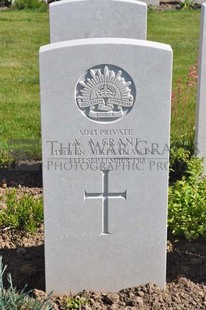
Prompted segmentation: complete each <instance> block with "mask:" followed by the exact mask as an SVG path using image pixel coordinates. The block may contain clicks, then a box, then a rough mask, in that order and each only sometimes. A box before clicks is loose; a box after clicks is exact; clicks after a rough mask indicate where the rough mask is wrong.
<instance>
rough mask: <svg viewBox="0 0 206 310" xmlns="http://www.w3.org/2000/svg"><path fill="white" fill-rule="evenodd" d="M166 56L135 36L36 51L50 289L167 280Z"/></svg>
mask: <svg viewBox="0 0 206 310" xmlns="http://www.w3.org/2000/svg"><path fill="white" fill-rule="evenodd" d="M171 62H172V51H171V48H170V47H169V46H168V45H164V44H158V43H153V42H147V41H139V40H132V39H117V38H115V39H114V38H112V39H109V38H107V39H106V38H99V39H85V40H73V41H65V42H59V43H55V44H51V45H48V46H45V47H42V48H41V50H40V79H41V115H42V139H43V178H44V208H45V260H46V288H47V291H48V292H50V291H53V292H54V293H55V294H64V293H66V292H68V291H69V290H70V289H71V291H72V292H78V291H81V290H83V289H87V290H96V291H97V290H99V291H118V290H119V289H122V288H126V287H131V286H135V285H138V284H143V283H148V282H150V281H152V282H154V283H156V284H158V285H159V286H160V287H161V288H163V287H164V286H165V276H166V230H167V219H166V214H167V190H168V152H167V151H168V148H167V144H168V141H169V127H170V126H169V125H170V124H169V122H170V97H171Z"/></svg>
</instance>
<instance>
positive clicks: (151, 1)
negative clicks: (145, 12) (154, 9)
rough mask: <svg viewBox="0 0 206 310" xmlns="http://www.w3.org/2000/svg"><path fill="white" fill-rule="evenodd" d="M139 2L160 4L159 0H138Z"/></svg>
mask: <svg viewBox="0 0 206 310" xmlns="http://www.w3.org/2000/svg"><path fill="white" fill-rule="evenodd" d="M139 1H141V2H144V3H146V4H148V5H159V4H160V0H139Z"/></svg>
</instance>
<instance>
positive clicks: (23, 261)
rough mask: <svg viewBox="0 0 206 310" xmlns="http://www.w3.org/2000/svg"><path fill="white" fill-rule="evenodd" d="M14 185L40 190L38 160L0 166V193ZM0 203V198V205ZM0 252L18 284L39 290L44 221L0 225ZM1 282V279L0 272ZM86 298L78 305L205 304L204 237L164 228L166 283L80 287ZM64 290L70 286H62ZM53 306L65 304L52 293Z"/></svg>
mask: <svg viewBox="0 0 206 310" xmlns="http://www.w3.org/2000/svg"><path fill="white" fill-rule="evenodd" d="M11 187H12V188H13V187H15V188H17V191H18V193H19V195H22V194H23V193H30V194H31V195H34V196H39V195H42V173H41V165H40V164H38V163H37V164H35V165H33V164H32V165H31V164H28V165H24V166H23V167H21V166H20V167H15V168H14V169H12V168H11V169H0V196H4V194H5V191H7V190H8V189H9V188H11ZM1 207H5V206H4V205H3V201H1V204H0V208H1ZM0 256H2V259H3V264H5V265H7V269H6V271H7V273H11V275H12V279H13V283H14V285H15V286H16V287H17V288H18V289H22V288H23V287H24V286H25V285H26V284H27V289H28V290H30V289H32V290H33V293H34V296H35V297H36V298H43V297H44V296H45V293H44V290H45V277H44V227H43V225H42V226H41V227H39V229H38V231H37V232H36V233H35V234H34V235H32V234H29V233H25V232H22V231H16V230H13V229H10V228H9V227H7V228H5V229H1V230H0ZM4 280H5V285H7V281H6V275H5V279H4ZM78 295H79V296H82V295H83V296H85V297H86V298H87V299H88V300H89V302H88V305H86V306H84V307H82V308H81V309H85V310H86V309H87V310H89V309H96V310H101V309H102V310H103V309H105V310H106V309H110V310H116V309H126V310H130V309H134V310H135V309H136V310H137V309H142V310H143V309H144V310H146V309H151V310H155V309H178V310H179V309H206V242H205V239H198V240H196V241H193V242H189V241H187V240H185V239H184V238H175V237H174V236H172V235H171V234H170V233H168V243H167V287H166V290H164V291H163V290H160V289H159V288H158V287H157V286H156V285H155V284H153V283H148V284H146V285H144V286H137V287H132V288H127V289H123V290H121V291H119V292H116V293H114V292H113V293H107V294H106V293H101V292H87V291H84V292H80V293H79V294H78ZM68 296H70V292H68ZM52 299H53V302H54V303H53V306H54V309H60V310H63V309H66V307H65V305H63V304H64V303H63V297H58V296H57V297H53V298H52Z"/></svg>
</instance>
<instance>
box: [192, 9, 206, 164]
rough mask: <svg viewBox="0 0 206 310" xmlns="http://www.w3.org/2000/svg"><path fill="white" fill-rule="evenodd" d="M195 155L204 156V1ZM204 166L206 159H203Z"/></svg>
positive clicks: (205, 129) (205, 104)
mask: <svg viewBox="0 0 206 310" xmlns="http://www.w3.org/2000/svg"><path fill="white" fill-rule="evenodd" d="M195 145H196V155H198V156H199V157H201V158H202V157H204V158H205V157H206V3H204V4H203V5H202V12H201V35H200V47H199V72H198V95H197V110H196V126H195ZM204 165H205V168H206V161H204Z"/></svg>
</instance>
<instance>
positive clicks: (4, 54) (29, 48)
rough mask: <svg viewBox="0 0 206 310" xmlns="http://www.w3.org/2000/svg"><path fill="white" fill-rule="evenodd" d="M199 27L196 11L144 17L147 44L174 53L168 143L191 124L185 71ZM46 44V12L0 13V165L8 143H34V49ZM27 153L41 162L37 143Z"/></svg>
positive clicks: (37, 130)
mask: <svg viewBox="0 0 206 310" xmlns="http://www.w3.org/2000/svg"><path fill="white" fill-rule="evenodd" d="M199 24H200V10H197V11H195V10H188V11H186V10H185V11H149V14H148V40H152V41H158V42H163V43H167V44H170V45H171V46H172V48H173V50H174V72H173V107H172V132H171V135H172V139H173V140H175V139H179V137H182V136H183V139H184V140H185V139H187V137H189V136H190V135H191V132H192V130H193V127H194V124H195V123H194V119H195V96H196V84H195V83H194V85H193V86H192V87H190V88H189V91H188V73H189V70H191V69H190V68H191V67H192V66H195V65H196V63H197V57H198V41H199ZM48 42H49V20H48V12H44V13H43V12H34V11H12V10H7V11H1V12H0V124H1V126H0V165H3V164H4V163H7V161H8V160H9V156H10V153H8V150H9V149H10V145H11V141H12V140H15V139H17V140H21V139H34V140H36V141H37V142H38V143H39V142H40V103H39V71H38V50H39V47H40V46H41V45H44V44H47V43H48ZM190 79H191V78H190ZM12 143H13V142H12ZM13 144H15V143H13ZM17 144H18V142H17ZM24 148H26V146H24ZM28 148H29V147H28ZM28 153H29V154H30V155H31V157H32V158H33V159H39V158H41V147H40V143H39V146H38V147H37V148H35V149H33V148H30V149H28Z"/></svg>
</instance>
